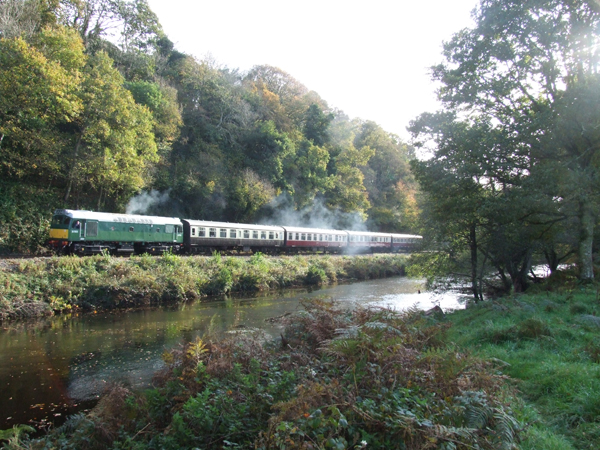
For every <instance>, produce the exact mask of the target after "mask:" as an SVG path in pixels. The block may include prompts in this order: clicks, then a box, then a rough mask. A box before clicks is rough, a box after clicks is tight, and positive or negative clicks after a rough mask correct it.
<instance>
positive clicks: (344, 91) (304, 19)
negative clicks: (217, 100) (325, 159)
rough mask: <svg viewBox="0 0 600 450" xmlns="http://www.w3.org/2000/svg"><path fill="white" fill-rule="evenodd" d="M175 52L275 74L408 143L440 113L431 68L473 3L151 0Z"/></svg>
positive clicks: (433, 0)
mask: <svg viewBox="0 0 600 450" xmlns="http://www.w3.org/2000/svg"><path fill="white" fill-rule="evenodd" d="M148 3H149V4H150V7H151V8H152V10H153V11H154V12H155V13H156V15H157V16H158V18H159V21H160V23H161V25H162V26H163V29H164V31H165V33H166V35H167V36H168V37H169V39H170V40H171V41H173V42H174V44H175V48H176V49H177V50H179V51H181V52H184V53H186V54H189V55H193V56H195V57H196V58H198V59H204V58H207V57H209V58H211V59H212V60H214V61H216V62H217V63H218V64H220V65H223V66H226V67H228V68H230V69H239V70H241V71H247V70H249V69H250V68H252V67H253V66H256V65H263V64H267V65H270V66H275V67H278V68H279V69H281V70H283V71H285V72H287V73H288V74H289V75H291V76H292V77H293V78H295V79H296V80H298V81H299V82H300V83H302V84H303V85H305V86H306V87H307V88H308V89H309V90H312V91H315V92H316V93H317V94H319V95H320V96H321V98H323V99H324V100H325V101H326V102H327V104H328V105H329V107H331V108H337V109H340V110H342V111H344V113H346V114H347V115H348V116H349V117H350V118H351V119H352V118H356V117H358V118H361V119H363V120H371V121H374V122H376V123H378V124H379V125H380V126H381V127H382V128H383V129H384V130H386V131H388V132H391V133H395V134H397V135H399V136H400V137H401V138H402V139H404V140H405V141H409V138H410V135H409V133H408V132H407V131H406V127H407V126H408V124H409V122H410V121H411V120H413V119H415V118H416V117H417V116H418V115H419V114H421V113H423V112H426V111H436V110H437V109H439V104H438V103H437V100H436V96H435V90H436V84H434V83H433V82H432V81H431V76H430V67H431V66H432V65H435V64H438V63H440V62H442V61H443V57H442V43H443V42H444V41H447V40H449V39H450V38H451V37H452V35H453V34H454V33H456V32H458V31H460V30H461V29H463V28H465V27H469V26H472V25H473V21H472V19H471V15H470V13H471V11H472V10H473V8H475V6H476V5H477V3H478V2H477V0H454V1H449V0H425V1H415V0H411V1H409V0H369V1H356V0H345V1H342V0H302V1H298V0H210V1H209V0H149V1H148Z"/></svg>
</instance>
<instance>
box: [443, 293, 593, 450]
mask: <svg viewBox="0 0 600 450" xmlns="http://www.w3.org/2000/svg"><path fill="white" fill-rule="evenodd" d="M599 292H600V291H598V290H597V287H594V286H588V287H581V286H579V287H578V286H576V285H573V286H572V287H571V288H565V287H563V288H560V289H558V290H555V291H553V292H550V291H548V292H538V293H536V294H529V295H522V296H519V297H513V298H505V299H501V300H498V301H492V302H484V303H482V304H481V305H480V306H474V307H472V308H469V309H468V310H465V311H457V312H456V313H454V314H452V315H451V316H450V318H449V323H451V324H452V326H451V327H450V329H449V332H448V339H449V340H451V341H453V342H456V343H457V345H458V346H459V347H460V348H464V349H469V351H471V352H472V353H474V354H477V355H478V356H480V357H482V358H485V359H487V360H490V359H492V360H494V361H497V363H498V364H499V365H500V366H501V367H502V372H503V373H504V374H506V375H507V376H509V377H510V378H511V381H510V383H511V384H512V385H514V386H515V387H516V388H517V389H518V391H519V392H520V396H521V398H522V399H523V402H524V404H528V405H529V407H526V408H524V410H523V417H522V420H523V421H524V422H526V423H527V424H528V427H527V431H526V433H525V440H524V443H523V446H522V448H523V449H532V450H533V449H544V450H569V449H598V448H600V317H598V315H599V313H600V301H599V299H600V295H599Z"/></svg>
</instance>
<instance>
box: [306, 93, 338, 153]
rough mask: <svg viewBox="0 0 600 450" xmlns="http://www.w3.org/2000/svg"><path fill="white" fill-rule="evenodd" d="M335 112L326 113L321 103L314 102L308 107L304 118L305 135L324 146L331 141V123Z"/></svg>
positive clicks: (316, 143)
mask: <svg viewBox="0 0 600 450" xmlns="http://www.w3.org/2000/svg"><path fill="white" fill-rule="evenodd" d="M333 118H334V116H333V114H331V113H329V114H325V113H324V112H323V110H322V109H321V108H320V107H319V105H316V104H314V103H313V104H312V105H310V106H309V107H308V109H307V110H306V114H305V119H304V137H306V139H308V140H311V141H312V142H313V143H314V144H315V145H320V146H323V145H325V144H327V143H329V140H330V137H329V132H328V128H329V124H330V123H331V121H332V120H333Z"/></svg>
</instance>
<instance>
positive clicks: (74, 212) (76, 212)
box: [54, 209, 181, 225]
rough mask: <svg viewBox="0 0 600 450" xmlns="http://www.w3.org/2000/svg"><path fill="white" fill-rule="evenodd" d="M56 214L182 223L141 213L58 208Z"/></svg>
mask: <svg viewBox="0 0 600 450" xmlns="http://www.w3.org/2000/svg"><path fill="white" fill-rule="evenodd" d="M54 215H62V216H67V217H70V218H72V219H86V220H100V221H103V222H125V223H150V224H166V225H181V220H180V219H178V218H177V217H163V216H145V215H141V214H118V213H105V212H95V211H85V210H77V209H57V210H55V211H54Z"/></svg>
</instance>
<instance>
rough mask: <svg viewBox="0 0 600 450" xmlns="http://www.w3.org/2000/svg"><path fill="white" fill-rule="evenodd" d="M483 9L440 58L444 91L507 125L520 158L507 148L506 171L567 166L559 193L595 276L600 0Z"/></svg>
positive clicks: (438, 73) (458, 106)
mask: <svg viewBox="0 0 600 450" xmlns="http://www.w3.org/2000/svg"><path fill="white" fill-rule="evenodd" d="M474 17H475V20H476V26H475V27H474V28H473V29H467V30H463V31H461V32H460V33H457V34H456V35H455V36H454V37H453V39H452V40H451V41H450V42H448V43H446V44H445V46H444V54H445V57H446V63H444V64H440V65H439V66H437V67H435V68H434V78H435V79H437V80H439V81H441V82H442V88H441V89H440V91H439V94H440V99H441V100H442V101H443V102H444V104H445V107H446V108H447V109H449V110H453V111H458V112H461V113H463V114H465V117H466V114H468V116H469V117H485V118H487V119H486V120H487V121H488V123H490V124H494V127H495V128H498V129H501V130H502V133H503V134H504V136H505V137H506V139H507V142H509V143H510V145H509V148H510V150H511V152H512V153H511V155H510V160H508V161H504V160H503V158H504V157H505V156H506V153H502V152H498V153H496V154H494V155H492V156H493V159H492V160H491V161H492V163H493V164H495V165H496V166H498V167H499V166H502V165H504V166H506V170H505V173H506V174H518V175H520V176H521V177H529V176H530V175H532V172H537V173H538V174H540V173H541V172H543V171H556V168H557V166H561V167H563V168H564V169H565V170H561V171H559V173H561V174H562V176H563V177H565V179H567V180H569V181H568V182H564V183H558V185H557V186H555V187H556V190H555V191H554V192H553V193H552V194H551V195H552V196H553V197H554V198H560V199H562V203H563V205H564V206H563V211H567V210H572V211H574V212H575V213H574V214H575V216H576V217H577V223H578V231H577V235H578V240H579V244H578V265H579V269H580V278H581V280H583V281H590V280H592V279H593V276H594V274H593V258H592V256H593V255H592V242H593V235H594V226H595V222H596V219H597V217H598V209H597V207H596V206H595V205H596V204H597V199H596V194H595V193H597V192H598V186H597V180H598V175H599V173H598V165H597V158H598V157H597V153H598V149H599V148H600V141H599V140H598V138H599V137H600V136H599V135H598V134H597V132H596V131H595V129H594V128H593V125H592V124H593V123H594V121H595V120H596V119H595V118H597V117H598V111H597V104H596V105H593V104H592V103H589V104H586V101H585V97H582V94H583V95H584V96H587V95H590V96H592V98H593V96H594V95H595V92H596V91H597V89H596V86H597V85H598V72H597V71H598V60H599V57H600V53H599V51H598V46H599V44H600V36H599V35H598V34H597V30H598V27H599V26H600V7H599V6H598V4H597V3H596V2H593V1H586V0H573V1H570V0H528V1H518V0H508V1H505V0H482V2H481V3H480V6H479V8H478V9H477V11H476V12H475V15H474ZM575 111H578V114H575ZM579 113H582V114H586V117H583V116H582V115H581V114H579ZM584 124H586V125H592V128H591V129H590V128H585V127H584ZM574 126H575V127H574ZM509 164H510V165H512V166H511V167H508V165H509ZM537 176H538V177H539V179H541V180H543V179H547V177H545V176H543V175H537ZM536 186H537V187H538V188H539V185H538V184H536Z"/></svg>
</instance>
